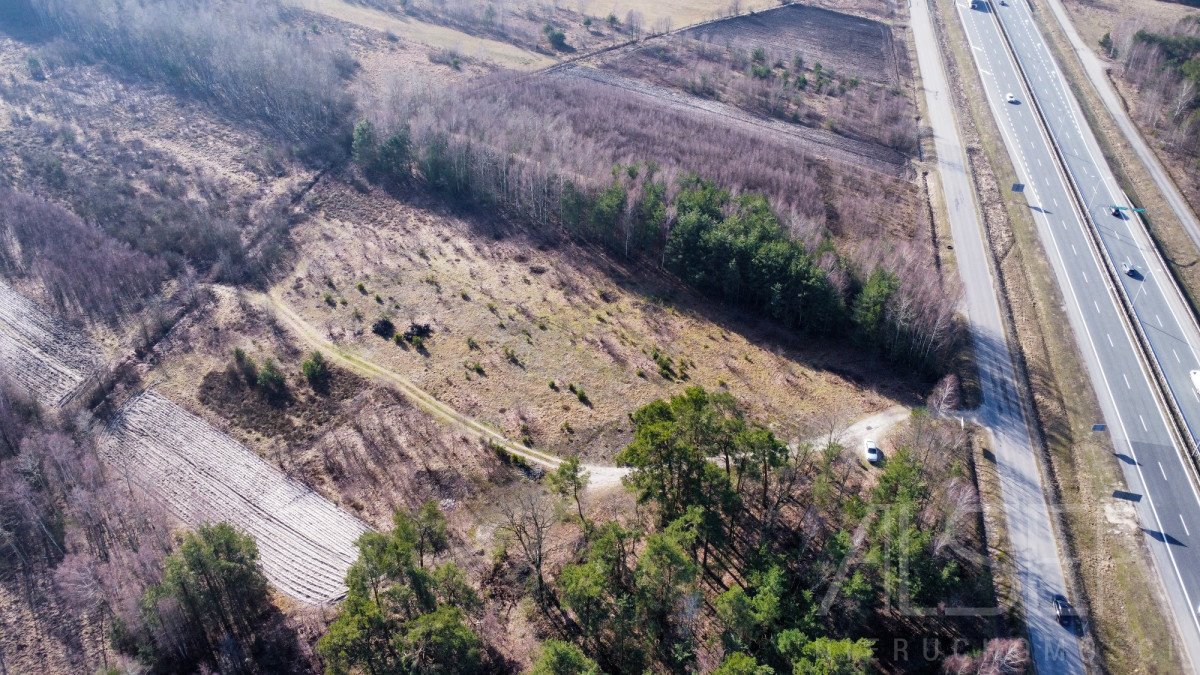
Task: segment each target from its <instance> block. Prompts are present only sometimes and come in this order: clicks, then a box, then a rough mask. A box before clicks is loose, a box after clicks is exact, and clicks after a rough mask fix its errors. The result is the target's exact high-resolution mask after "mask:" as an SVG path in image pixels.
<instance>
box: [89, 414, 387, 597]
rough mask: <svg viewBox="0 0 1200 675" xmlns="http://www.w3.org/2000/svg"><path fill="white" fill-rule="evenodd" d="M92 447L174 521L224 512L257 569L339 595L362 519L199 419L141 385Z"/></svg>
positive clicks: (279, 581) (211, 518)
mask: <svg viewBox="0 0 1200 675" xmlns="http://www.w3.org/2000/svg"><path fill="white" fill-rule="evenodd" d="M101 448H102V450H101V453H102V455H103V457H104V459H105V460H106V461H107V462H108V463H109V464H110V465H112V466H114V467H117V468H118V469H120V470H121V471H122V472H123V473H125V474H126V475H128V476H129V477H130V478H131V479H132V480H133V481H134V482H136V483H138V484H139V485H141V486H142V487H143V488H144V489H145V490H146V491H147V492H148V493H149V494H151V495H153V496H154V497H157V498H158V499H160V500H161V501H162V502H163V503H164V504H166V505H167V506H168V507H169V508H170V509H171V511H172V513H173V514H174V515H175V516H176V517H178V518H179V519H180V520H182V521H184V522H186V523H191V524H199V523H204V522H215V521H225V522H228V523H231V524H233V525H236V526H237V527H239V528H240V529H242V530H244V531H245V532H247V533H249V534H250V535H251V536H253V537H254V539H255V541H256V542H258V549H259V553H260V560H261V564H262V569H263V572H264V573H265V574H266V575H267V578H268V579H270V580H271V583H273V584H274V585H275V586H276V587H278V588H279V589H280V590H281V591H283V592H284V593H286V594H288V595H290V596H292V597H294V598H296V599H298V600H301V601H304V602H307V603H311V604H321V603H325V602H329V601H331V600H335V599H337V598H339V597H341V596H343V595H344V594H345V592H346V586H345V583H344V579H345V577H346V570H347V569H349V567H350V565H351V564H353V562H354V560H355V559H356V558H357V556H358V551H357V548H356V547H355V544H354V542H355V540H357V539H358V537H359V536H360V535H362V534H363V533H364V532H366V531H368V529H369V528H368V527H367V526H366V525H364V524H363V523H362V522H361V521H359V520H358V519H357V518H354V517H353V516H351V515H349V514H347V513H345V512H344V511H342V510H341V509H339V508H338V507H337V506H335V505H333V504H332V503H330V502H329V501H328V500H326V499H324V498H323V497H321V496H320V495H318V494H316V493H315V492H313V491H312V490H310V489H309V488H307V487H306V486H304V485H302V484H301V483H298V482H296V481H294V480H292V479H290V478H288V477H287V476H285V475H283V473H281V472H280V471H279V470H278V469H276V468H275V467H274V466H271V465H270V464H268V463H267V462H265V461H263V460H262V459H260V458H259V457H258V456H257V455H255V454H254V453H253V452H251V451H250V450H248V449H246V448H245V447H243V446H242V445H240V444H239V443H237V442H236V441H234V440H233V439H232V438H230V437H228V436H226V435H225V434H223V433H221V432H220V431H217V430H216V429H214V428H213V427H211V426H210V425H209V424H208V423H207V422H205V421H204V420H202V419H200V418H198V417H196V416H195V415H192V414H191V413H189V412H187V411H186V410H184V409H183V408H181V407H179V406H177V405H175V404H174V403H172V402H170V401H169V400H167V399H165V398H163V397H162V396H159V395H158V394H156V393H154V392H149V391H148V392H144V393H142V394H140V395H139V396H137V397H136V398H134V399H132V400H130V401H129V402H128V403H127V404H126V405H125V407H124V408H123V409H122V410H121V412H120V414H119V415H118V416H117V417H116V418H115V419H114V420H113V422H112V423H111V424H109V425H108V428H107V429H106V430H105V434H104V437H103V442H102V444H101Z"/></svg>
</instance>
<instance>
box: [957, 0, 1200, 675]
mask: <svg viewBox="0 0 1200 675" xmlns="http://www.w3.org/2000/svg"><path fill="white" fill-rule="evenodd" d="M957 7H958V13H959V16H960V18H961V20H962V23H963V25H964V28H965V30H966V35H967V41H968V42H969V43H970V48H971V52H972V55H973V57H974V58H975V62H976V65H977V67H978V69H979V72H980V75H981V77H982V79H983V83H984V88H985V89H986V90H987V96H988V103H989V105H990V106H991V109H992V111H993V114H994V115H995V117H996V120H997V122H998V123H999V126H1000V130H1001V133H1002V135H1003V136H1004V142H1005V145H1006V146H1007V148H1008V151H1009V154H1010V155H1011V156H1012V157H1013V159H1014V163H1015V165H1016V168H1017V172H1018V175H1019V176H1020V180H1021V181H1022V182H1023V183H1025V184H1026V188H1025V193H1024V194H1025V196H1026V198H1027V201H1028V203H1029V208H1030V209H1031V211H1032V213H1033V216H1034V220H1035V222H1036V223H1037V226H1038V231H1039V235H1040V236H1041V239H1042V242H1043V244H1044V246H1045V247H1046V249H1047V253H1048V257H1049V259H1050V263H1051V266H1052V267H1053V268H1054V273H1055V277H1056V279H1057V281H1058V285H1059V288H1060V289H1062V292H1063V296H1064V300H1065V303H1066V309H1067V315H1068V318H1069V321H1070V324H1071V328H1072V329H1073V331H1074V336H1075V339H1076V341H1077V343H1078V344H1079V347H1080V351H1081V353H1082V355H1083V357H1084V363H1085V365H1086V367H1087V370H1088V373H1089V375H1090V376H1091V379H1092V382H1093V385H1094V386H1095V388H1096V390H1097V395H1098V398H1099V401H1100V406H1101V409H1102V411H1103V415H1104V420H1103V422H1105V423H1106V424H1107V427H1108V431H1109V432H1110V434H1111V436H1112V440H1113V444H1114V447H1115V448H1116V452H1117V457H1118V459H1119V460H1120V462H1121V466H1122V469H1123V471H1124V473H1125V478H1126V481H1127V483H1128V488H1129V493H1130V496H1129V498H1130V499H1132V500H1133V501H1135V505H1136V508H1137V512H1138V516H1139V519H1140V522H1141V527H1142V530H1143V532H1144V534H1145V536H1146V543H1147V545H1148V546H1149V548H1150V550H1151V551H1152V554H1153V556H1154V559H1155V562H1156V565H1157V568H1158V571H1159V576H1160V578H1161V580H1162V582H1163V586H1164V589H1165V591H1166V594H1167V596H1168V598H1169V599H1170V601H1171V604H1172V609H1173V611H1174V614H1175V618H1176V624H1177V626H1178V628H1179V631H1180V633H1181V636H1180V637H1181V638H1182V640H1183V643H1184V644H1183V646H1184V648H1185V650H1186V652H1187V653H1188V654H1189V655H1190V656H1191V658H1192V661H1193V663H1195V662H1197V661H1196V657H1197V655H1200V621H1198V617H1197V609H1198V608H1197V605H1196V603H1197V601H1200V536H1198V537H1194V536H1193V534H1192V532H1191V529H1196V530H1197V532H1196V535H1200V493H1197V490H1196V488H1195V485H1194V483H1193V480H1192V477H1191V471H1190V468H1189V466H1188V465H1187V460H1186V459H1185V458H1184V456H1183V454H1182V452H1184V451H1183V450H1182V449H1181V448H1179V447H1177V446H1176V444H1175V443H1174V441H1173V437H1172V435H1171V432H1170V424H1171V423H1170V421H1169V419H1168V417H1167V413H1166V411H1165V410H1164V409H1163V407H1162V406H1161V405H1160V404H1159V403H1158V399H1157V398H1156V397H1155V390H1154V384H1153V381H1152V377H1151V374H1150V372H1149V371H1148V370H1147V369H1146V367H1145V365H1144V363H1143V362H1142V361H1141V360H1140V354H1139V352H1138V346H1137V344H1136V342H1135V338H1134V336H1133V335H1132V333H1131V332H1130V331H1129V330H1128V329H1127V327H1126V324H1125V323H1124V320H1123V316H1122V309H1121V307H1120V304H1119V301H1118V299H1117V297H1116V296H1115V295H1114V294H1113V291H1112V290H1111V289H1110V287H1109V286H1108V284H1107V282H1106V280H1105V276H1104V274H1105V273H1106V270H1107V267H1106V266H1107V265H1108V264H1109V263H1108V261H1106V260H1104V259H1103V258H1102V257H1101V256H1098V255H1097V254H1096V253H1095V252H1094V249H1093V248H1092V246H1091V244H1090V240H1089V235H1088V230H1087V229H1086V228H1089V227H1094V228H1095V231H1096V232H1097V233H1098V234H1099V237H1100V239H1101V241H1102V245H1103V246H1104V248H1105V249H1106V251H1107V255H1108V257H1109V258H1110V259H1111V260H1112V261H1113V264H1114V265H1116V266H1117V267H1116V271H1117V277H1118V278H1119V279H1120V281H1121V283H1122V284H1123V285H1124V287H1125V289H1126V292H1127V293H1128V296H1129V297H1130V298H1132V302H1133V306H1134V311H1135V313H1136V315H1137V320H1138V321H1139V323H1140V324H1141V326H1142V329H1143V330H1144V331H1145V333H1146V335H1147V338H1148V340H1149V342H1150V345H1151V349H1152V351H1153V357H1154V358H1155V359H1156V361H1157V362H1158V364H1159V365H1160V367H1161V369H1162V370H1163V372H1164V374H1165V376H1166V379H1167V380H1168V383H1169V385H1170V388H1171V394H1172V395H1173V396H1174V398H1175V400H1176V401H1177V403H1178V405H1179V407H1180V409H1181V410H1182V412H1183V415H1184V417H1185V419H1187V421H1188V424H1189V426H1190V427H1191V428H1192V429H1197V428H1200V397H1198V396H1197V393H1196V391H1195V390H1194V389H1193V388H1192V386H1191V382H1190V378H1189V375H1188V371H1189V370H1192V369H1198V368H1200V357H1198V356H1197V349H1196V345H1200V330H1198V329H1197V328H1196V325H1195V322H1194V321H1193V320H1192V318H1191V316H1190V315H1189V314H1188V312H1187V310H1186V307H1185V306H1184V305H1183V303H1182V299H1181V298H1180V296H1179V295H1178V291H1177V290H1176V289H1175V288H1174V286H1173V285H1171V281H1170V279H1169V277H1168V273H1167V271H1166V270H1163V269H1161V268H1160V267H1159V266H1158V265H1157V262H1155V258H1154V256H1153V255H1152V254H1151V251H1152V249H1151V243H1150V241H1149V238H1148V236H1147V234H1146V232H1145V230H1144V228H1143V227H1142V226H1141V224H1140V223H1139V222H1138V221H1137V220H1136V218H1135V217H1130V216H1129V215H1126V216H1125V217H1114V216H1113V215H1111V213H1110V209H1111V207H1112V206H1113V205H1127V204H1128V201H1127V200H1126V198H1125V196H1124V194H1123V193H1122V192H1121V191H1120V189H1119V187H1118V186H1117V182H1116V180H1115V179H1114V177H1113V175H1112V173H1111V171H1110V170H1109V168H1108V166H1107V165H1106V164H1105V163H1104V160H1103V158H1102V156H1101V153H1100V150H1099V146H1098V144H1097V142H1096V139H1095V136H1094V134H1093V133H1092V131H1091V129H1090V128H1089V127H1088V126H1087V123H1086V121H1085V120H1084V117H1083V114H1082V112H1081V111H1080V109H1079V105H1078V103H1077V102H1076V101H1075V99H1074V97H1073V96H1072V95H1071V94H1070V90H1069V89H1068V87H1067V85H1066V83H1065V81H1064V79H1063V76H1062V73H1061V72H1060V71H1059V68H1058V65H1057V63H1056V62H1055V61H1054V59H1053V57H1052V56H1051V54H1050V51H1049V48H1048V47H1047V45H1046V43H1045V42H1044V40H1043V38H1042V35H1041V33H1040V32H1039V31H1038V29H1037V26H1036V23H1035V17H1034V16H1033V14H1032V13H1031V10H1030V8H1029V5H1028V3H1027V2H1025V0H1009V1H1008V2H1007V5H1001V4H1000V3H999V0H995V1H993V2H981V3H978V4H977V5H976V6H975V7H974V8H972V7H971V5H970V3H969V2H967V0H960V2H959V3H958V5H957ZM1046 19H1047V20H1053V19H1051V18H1050V17H1046ZM1002 24H1003V28H1004V29H1005V30H1006V32H1007V34H1008V36H1009V38H1010V39H1011V41H1012V47H1013V51H1012V52H1010V51H1009V50H1008V48H1007V45H1006V43H1005V41H1004V37H1003V35H1002V33H1001V25H1002ZM1018 62H1019V63H1020V65H1021V67H1022V68H1023V69H1024V71H1025V73H1026V74H1027V75H1028V77H1029V81H1030V84H1031V86H1032V91H1028V90H1026V89H1025V88H1024V86H1023V83H1022V80H1021V78H1020V75H1019V73H1018V70H1017V64H1018ZM1009 94H1011V95H1012V97H1013V100H1012V101H1008V100H1006V99H1007V96H1008V95H1009ZM1031 97H1036V101H1037V103H1038V105H1039V106H1040V107H1041V110H1042V112H1043V114H1044V115H1045V118H1046V123H1047V126H1048V129H1049V136H1048V135H1047V134H1046V133H1045V131H1043V129H1042V127H1041V126H1040V123H1039V120H1038V118H1037V115H1036V112H1035V110H1034V107H1033V105H1032V103H1033V101H1032V99H1031ZM1052 142H1053V143H1055V144H1057V146H1058V148H1059V150H1060V152H1061V153H1062V155H1063V157H1064V159H1065V167H1063V168H1065V170H1066V171H1067V172H1069V173H1070V175H1071V177H1072V178H1073V179H1074V182H1075V184H1076V185H1077V186H1078V187H1079V191H1080V195H1079V196H1080V198H1081V199H1082V201H1083V204H1084V208H1085V210H1086V218H1081V217H1080V215H1079V213H1078V212H1077V211H1076V210H1075V209H1074V208H1073V205H1072V201H1071V199H1072V197H1071V193H1070V189H1071V188H1070V186H1069V184H1068V181H1067V177H1066V175H1064V173H1063V171H1062V170H1061V168H1060V167H1059V165H1058V164H1057V159H1056V157H1055V155H1054V152H1053V149H1052V145H1051V143H1052ZM1125 213H1127V212H1125ZM1088 221H1090V222H1088ZM1122 263H1126V264H1129V265H1130V266H1131V267H1132V268H1134V269H1136V270H1137V273H1136V274H1133V275H1129V274H1125V273H1123V271H1122V269H1121V265H1122ZM1097 422H1101V420H1097ZM1066 508H1073V506H1072V505H1066ZM1080 508H1084V507H1083V506H1081V507H1080ZM1091 508H1096V506H1095V505H1093V506H1092V507H1091ZM1151 593H1152V589H1147V595H1148V596H1149V595H1150V594H1151ZM1093 601H1094V602H1103V598H1093ZM1122 609H1123V610H1124V611H1136V610H1135V608H1122Z"/></svg>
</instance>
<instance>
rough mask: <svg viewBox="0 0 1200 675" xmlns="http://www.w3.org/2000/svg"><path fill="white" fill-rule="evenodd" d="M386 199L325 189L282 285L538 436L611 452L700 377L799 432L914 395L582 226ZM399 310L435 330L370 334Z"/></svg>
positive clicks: (877, 369)
mask: <svg viewBox="0 0 1200 675" xmlns="http://www.w3.org/2000/svg"><path fill="white" fill-rule="evenodd" d="M385 199H386V198H385V197H383V196H382V195H364V194H360V193H358V192H355V191H354V190H352V189H350V188H348V187H346V186H341V185H337V184H336V183H329V184H325V185H323V186H322V187H320V188H318V190H317V191H316V192H315V194H314V195H313V199H312V202H311V204H310V206H309V208H310V209H311V210H312V218H311V221H310V223H308V224H305V225H302V226H301V227H299V228H298V229H297V230H296V231H295V235H296V238H297V245H298V248H299V250H300V251H301V255H300V258H299V263H298V265H297V267H296V269H295V271H294V272H293V274H292V275H290V276H289V277H288V278H287V279H286V280H285V281H284V282H283V283H282V284H281V286H280V287H279V291H280V293H281V297H282V298H283V299H284V300H285V301H286V302H288V303H289V304H290V305H291V306H292V307H294V308H295V309H296V310H297V311H298V312H300V313H301V314H302V315H303V316H304V317H305V318H306V320H307V321H308V322H309V323H310V324H312V325H315V326H318V327H320V328H321V329H322V330H323V331H324V332H325V333H326V335H328V336H329V337H330V338H331V339H332V340H333V341H334V342H336V343H338V344H339V345H342V346H343V347H346V348H348V349H353V350H355V351H358V352H360V353H362V354H364V355H369V357H370V358H371V359H372V360H373V361H375V362H378V363H382V364H387V366H388V367H389V368H390V369H392V370H395V371H397V372H401V373H406V374H407V375H408V376H409V377H410V378H411V379H412V380H413V381H415V382H417V383H418V384H419V385H420V386H422V387H423V388H424V389H426V390H427V391H429V392H431V393H433V394H434V395H435V396H437V397H438V398H439V399H440V400H442V401H444V402H446V403H448V404H450V405H452V406H453V407H455V408H456V409H457V410H459V411H460V412H462V413H464V414H467V415H470V416H473V417H475V418H477V419H480V420H482V421H484V422H486V423H488V424H490V425H492V426H493V427H495V428H496V429H497V430H499V431H501V432H503V433H505V434H507V435H509V437H511V438H514V439H520V438H523V437H524V438H526V439H527V440H528V443H529V444H530V445H532V446H534V447H538V448H546V449H549V450H552V451H554V452H556V453H559V454H568V453H576V452H578V453H582V454H584V455H586V456H589V457H596V458H606V457H611V455H612V454H613V453H614V452H615V451H616V450H617V449H619V448H620V447H622V446H623V444H624V443H625V442H626V441H627V440H628V438H629V425H628V421H627V419H626V417H625V416H626V414H627V413H628V411H630V410H632V409H634V408H636V407H637V406H638V405H641V404H643V403H646V402H649V401H651V400H654V399H655V398H659V397H661V396H664V395H667V394H669V393H671V392H674V391H678V390H680V389H681V388H683V387H685V386H688V385H691V384H700V385H703V386H706V387H708V388H713V389H716V388H727V389H729V390H730V391H731V392H732V393H734V395H735V396H737V397H738V398H739V399H741V400H743V401H744V402H746V403H747V404H748V406H749V408H750V410H751V411H752V414H754V415H755V416H756V417H760V418H762V419H767V420H771V421H772V422H773V425H774V426H776V427H777V428H778V431H779V432H780V433H781V434H782V435H783V436H784V437H786V438H799V437H808V436H809V435H810V434H811V432H812V431H813V430H814V429H819V428H822V427H823V426H825V425H834V426H836V425H838V424H840V423H841V422H842V421H845V422H846V423H849V421H852V420H854V419H856V418H858V417H861V416H863V415H864V414H866V413H868V412H872V411H877V410H880V409H882V408H884V407H886V406H888V405H890V404H891V403H892V402H893V401H903V402H912V400H913V393H912V390H911V389H910V386H909V385H908V384H907V383H906V382H905V381H904V380H903V379H898V378H896V377H895V376H892V375H889V374H888V371H887V369H886V368H884V367H883V366H881V365H880V364H878V363H876V362H874V361H873V360H872V359H869V358H866V357H850V358H847V355H846V353H845V351H844V350H839V349H837V348H836V346H834V345H828V346H825V345H819V344H815V345H814V344H808V345H805V344H800V343H798V342H797V341H795V340H794V339H791V338H789V337H788V336H787V335H785V334H781V333H779V332H777V331H776V330H774V329H772V328H770V327H769V326H757V325H756V324H755V322H752V321H749V322H748V321H746V320H745V319H742V318H740V317H738V316H737V315H736V314H730V313H724V312H721V311H718V310H713V309H709V308H705V307H704V306H703V305H702V303H700V302H698V301H697V299H696V298H694V296H692V295H691V294H690V293H689V292H687V291H686V290H684V289H683V288H681V287H680V286H678V285H677V284H676V283H674V282H672V281H670V280H668V279H666V278H663V277H661V276H659V275H658V274H657V273H656V272H655V271H654V270H653V269H631V268H629V267H626V266H623V265H621V264H619V263H617V262H615V261H612V260H609V259H607V258H606V257H605V256H604V255H603V254H601V253H599V252H597V251H596V250H593V249H581V248H578V247H577V246H575V245H574V244H570V243H567V242H561V241H537V240H530V239H528V238H526V237H524V236H519V235H512V236H504V237H502V238H501V239H500V240H496V239H494V237H496V236H501V235H500V233H499V232H497V231H491V232H489V231H488V228H491V227H503V226H502V224H500V223H487V222H480V221H470V220H464V219H460V218H457V217H454V216H450V215H447V214H439V213H438V212H436V211H432V210H428V209H424V208H419V207H415V206H410V205H406V204H403V203H396V204H393V205H391V206H390V207H389V208H386V209H385V208H382V205H383V204H384V203H385V201H384V200H385ZM385 316H386V317H388V318H389V319H390V320H391V321H392V322H393V323H394V325H395V327H396V328H395V330H396V331H398V332H403V331H405V330H407V329H408V328H409V325H410V324H412V323H418V324H429V325H430V326H431V329H432V336H431V337H430V338H429V339H428V340H426V341H425V344H424V346H423V347H422V348H420V349H417V348H413V347H411V346H408V345H403V346H401V345H397V344H395V343H394V342H393V341H392V340H389V339H385V338H383V337H380V336H379V335H376V334H374V333H373V332H372V324H374V322H375V321H376V320H377V319H379V318H381V317H385Z"/></svg>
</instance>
